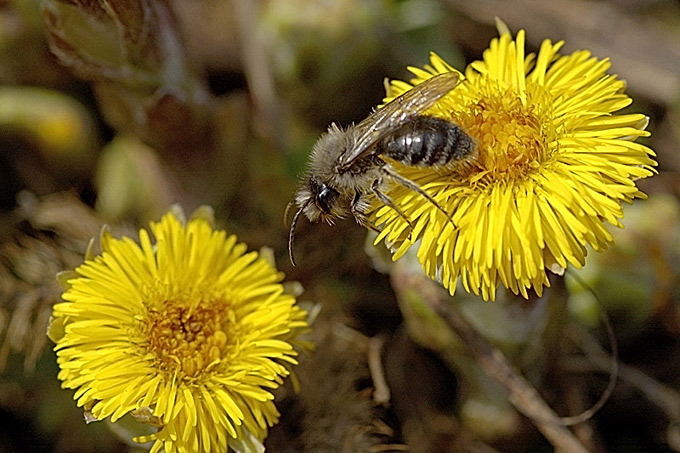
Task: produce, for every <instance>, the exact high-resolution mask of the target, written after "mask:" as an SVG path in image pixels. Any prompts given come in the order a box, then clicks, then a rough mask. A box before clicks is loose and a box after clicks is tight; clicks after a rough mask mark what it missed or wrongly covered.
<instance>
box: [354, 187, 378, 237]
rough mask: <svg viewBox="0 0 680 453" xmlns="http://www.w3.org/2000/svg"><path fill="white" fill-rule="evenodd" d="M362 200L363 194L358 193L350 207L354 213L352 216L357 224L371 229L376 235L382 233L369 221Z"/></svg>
mask: <svg viewBox="0 0 680 453" xmlns="http://www.w3.org/2000/svg"><path fill="white" fill-rule="evenodd" d="M361 204H362V200H361V193H360V192H356V194H355V195H354V199H353V200H352V204H351V205H350V210H351V211H352V215H353V216H354V218H355V219H356V220H357V223H358V224H359V225H361V226H362V227H364V228H369V229H371V230H373V231H375V232H376V233H380V230H379V229H378V228H377V227H376V226H375V225H373V224H372V223H371V221H370V220H369V219H368V216H367V215H366V213H365V212H364V211H363V209H362V207H361Z"/></svg>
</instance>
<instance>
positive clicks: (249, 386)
mask: <svg viewBox="0 0 680 453" xmlns="http://www.w3.org/2000/svg"><path fill="white" fill-rule="evenodd" d="M202 212H203V213H206V211H205V210H203V211H202ZM209 217H210V216H208V215H203V216H196V217H194V218H192V219H191V220H190V221H189V222H188V223H187V224H186V225H184V222H183V221H182V220H181V218H182V216H181V215H179V214H176V213H173V212H171V213H168V214H166V215H165V216H164V217H163V218H162V220H161V221H160V222H158V223H152V224H151V229H150V230H151V232H152V234H153V236H154V237H155V243H154V242H152V240H151V238H150V235H149V232H147V231H146V230H144V229H142V230H140V232H139V245H138V244H137V243H135V242H134V241H133V240H132V239H130V238H127V237H124V238H122V239H114V238H113V237H111V235H110V234H108V233H106V232H105V233H103V235H102V244H101V246H102V254H101V255H99V256H96V257H93V258H92V257H91V258H87V259H86V261H85V262H84V264H82V265H81V266H79V267H78V268H77V269H76V270H75V271H74V272H71V273H67V274H66V278H63V279H62V280H64V281H65V282H66V285H67V289H66V290H65V292H64V294H63V302H61V303H58V304H56V305H55V306H54V312H53V320H52V324H51V326H50V337H51V338H52V339H53V340H54V341H55V342H56V346H55V350H56V352H57V361H58V364H59V367H60V369H61V370H60V372H59V376H58V377H59V379H60V380H61V381H63V384H62V385H63V387H65V388H69V389H75V390H76V391H75V396H74V399H75V400H76V401H77V404H78V406H82V407H85V409H86V410H87V411H88V414H89V415H90V416H91V417H93V418H94V419H98V420H101V419H105V418H107V417H110V418H111V421H113V422H115V421H116V420H117V419H119V418H120V417H122V416H124V415H126V414H128V413H130V414H132V415H133V416H134V417H135V418H136V419H137V420H138V421H142V422H145V423H148V424H151V425H153V426H156V427H157V432H155V433H154V434H151V435H148V436H140V437H137V438H135V441H138V442H150V441H153V442H154V444H153V447H152V450H151V451H159V450H161V449H164V450H165V451H166V452H168V453H169V452H175V451H177V452H198V451H206V452H207V451H214V452H226V451H227V447H231V448H235V449H236V450H237V451H239V450H242V448H239V446H242V445H244V444H248V443H249V442H251V441H252V439H253V438H254V439H257V440H258V441H261V440H263V439H264V437H265V436H266V434H267V429H268V427H269V426H271V425H272V424H273V423H274V422H276V420H277V418H278V412H277V410H276V407H275V406H274V403H273V399H274V397H273V395H272V393H271V390H272V389H275V388H276V387H278V386H279V385H281V384H282V382H283V378H284V377H285V376H287V375H288V374H289V373H290V371H289V367H290V366H291V365H294V364H296V358H295V357H296V356H297V352H296V350H295V348H294V346H296V345H300V344H301V342H300V340H298V339H297V337H298V336H299V335H300V333H302V332H303V331H304V330H305V329H306V328H307V323H306V312H305V311H303V310H302V309H300V308H299V307H297V306H296V305H295V299H294V297H293V296H291V295H288V294H286V293H284V290H283V286H282V285H281V283H280V281H281V280H282V277H283V275H282V274H281V273H279V272H277V271H276V269H274V268H273V267H272V266H271V265H270V264H269V263H268V262H267V261H266V260H265V259H264V258H262V257H260V256H259V255H258V253H257V252H249V253H248V252H246V249H247V247H246V245H245V244H242V243H238V242H237V239H236V237H235V236H233V235H231V236H228V235H227V234H226V233H225V232H224V231H220V230H213V228H212V226H211V222H210V219H209Z"/></svg>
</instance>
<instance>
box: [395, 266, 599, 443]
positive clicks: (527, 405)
mask: <svg viewBox="0 0 680 453" xmlns="http://www.w3.org/2000/svg"><path fill="white" fill-rule="evenodd" d="M393 281H394V282H395V285H396V286H399V287H400V288H401V289H403V290H407V289H406V288H408V290H410V291H416V292H417V293H418V295H419V296H420V298H421V300H422V301H423V302H424V303H425V304H426V305H427V307H428V308H429V309H431V310H432V311H433V312H435V313H436V314H437V315H438V316H440V317H441V319H442V320H443V321H444V322H445V323H446V325H447V326H448V328H450V329H451V330H452V331H453V332H454V333H455V334H456V335H457V336H458V337H459V338H460V339H461V341H462V343H463V344H464V345H465V348H466V350H467V352H468V353H469V354H470V355H471V356H472V357H473V358H474V359H475V360H476V362H477V363H478V364H479V366H480V367H481V368H482V369H483V370H484V372H485V373H486V374H487V375H488V376H489V377H490V378H491V379H493V380H494V381H495V382H496V383H497V384H499V385H500V386H501V387H502V388H503V389H504V390H505V391H506V392H507V393H508V399H509V401H510V402H511V403H512V405H513V406H514V407H515V408H516V409H517V410H518V411H519V412H521V413H522V414H524V415H526V416H527V417H528V418H529V419H531V421H532V423H533V424H534V425H535V426H536V427H537V428H538V430H539V431H541V433H543V435H544V436H545V437H546V439H548V441H549V442H550V443H551V444H552V445H553V446H554V447H555V448H556V449H557V450H558V451H565V452H587V451H588V450H587V449H586V448H585V447H584V446H583V445H582V444H581V443H580V442H579V440H578V439H577V438H576V436H574V434H573V433H572V432H571V431H569V430H568V429H567V428H565V427H564V426H563V425H562V424H561V423H560V418H559V417H558V415H557V414H555V412H554V411H553V410H552V409H551V408H550V406H548V404H547V403H546V402H545V401H544V400H543V398H541V396H540V395H539V394H538V392H537V391H536V389H535V388H534V387H533V386H532V385H531V384H530V383H529V382H528V381H527V380H526V379H525V378H524V377H523V376H521V375H520V374H519V373H518V372H517V371H516V370H515V368H514V367H513V366H512V364H511V363H510V362H509V361H508V360H507V359H506V358H505V356H504V355H503V353H502V352H501V351H500V350H498V349H496V348H494V347H493V346H491V345H490V344H489V343H488V342H487V341H486V340H485V339H484V338H482V337H481V336H480V335H479V334H478V333H477V331H476V330H475V329H474V327H473V326H472V325H471V324H470V323H469V322H468V321H467V320H466V319H465V317H464V316H463V314H462V313H461V312H460V311H459V310H458V309H457V308H456V306H455V304H452V303H450V301H451V298H450V297H449V295H448V294H447V293H446V291H445V290H444V289H443V288H441V287H440V286H439V285H437V284H436V283H434V282H433V281H431V280H430V279H429V278H427V277H425V276H424V275H421V274H411V275H400V276H399V278H398V279H394V280H393ZM398 289H399V288H398Z"/></svg>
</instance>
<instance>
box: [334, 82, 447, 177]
mask: <svg viewBox="0 0 680 453" xmlns="http://www.w3.org/2000/svg"><path fill="white" fill-rule="evenodd" d="M458 82H459V77H458V74H457V73H455V72H446V73H444V74H439V75H436V76H434V77H432V78H430V79H427V80H426V81H424V82H423V83H421V84H418V85H416V86H415V87H413V88H411V89H410V90H409V91H407V92H406V93H404V94H402V95H401V96H399V97H397V98H395V99H393V100H392V101H390V102H389V103H388V104H387V105H385V106H384V107H383V108H381V109H379V110H376V111H375V112H373V113H371V114H370V115H369V116H368V117H367V118H366V119H364V120H363V121H362V122H361V123H359V124H357V126H356V134H357V135H358V139H357V141H356V144H355V145H354V146H353V147H352V148H350V149H348V150H347V151H345V152H344V153H343V154H342V155H341V156H340V157H339V158H338V163H339V164H340V166H341V167H342V168H344V169H347V168H349V167H350V166H351V165H352V164H353V163H354V162H356V160H357V159H360V158H361V157H364V156H366V155H367V154H368V153H369V152H372V150H373V145H375V144H376V143H378V142H379V141H380V140H382V139H383V138H385V137H386V136H388V135H389V134H391V133H392V132H394V131H396V130H397V129H399V128H400V127H402V126H403V125H405V124H406V123H408V122H409V121H412V120H413V119H414V118H415V117H416V116H418V115H419V114H421V113H422V112H424V111H425V110H427V109H429V108H430V107H432V106H433V105H434V104H435V103H436V102H437V101H438V100H439V99H440V98H442V97H443V96H445V95H446V94H447V93H449V92H450V91H451V90H453V89H454V88H455V87H456V85H458Z"/></svg>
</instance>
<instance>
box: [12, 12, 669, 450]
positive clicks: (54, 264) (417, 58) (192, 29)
mask: <svg viewBox="0 0 680 453" xmlns="http://www.w3.org/2000/svg"><path fill="white" fill-rule="evenodd" d="M495 16H498V17H500V18H501V19H502V20H503V21H505V22H506V23H507V24H508V26H509V27H510V29H511V30H513V31H515V32H516V31H517V30H518V29H520V28H524V29H525V30H526V31H527V40H528V46H529V48H530V49H532V50H534V51H535V50H536V49H537V47H538V45H539V44H540V42H541V41H542V40H543V39H545V38H550V39H553V40H555V41H557V40H565V41H566V44H565V46H564V48H563V53H569V52H571V51H574V50H577V49H583V48H585V49H590V50H591V51H592V52H593V54H594V55H595V56H597V57H599V58H605V57H609V58H610V59H611V62H612V70H611V72H612V73H615V74H618V75H619V76H620V77H621V78H623V79H625V80H626V81H627V82H628V93H629V94H630V95H631V96H632V97H633V99H634V100H635V103H634V105H633V106H632V107H631V108H630V110H631V111H638V112H640V111H641V112H644V113H646V114H647V115H649V116H650V118H651V122H650V126H649V130H650V131H651V132H652V136H651V137H650V138H649V139H646V140H645V143H646V144H647V145H648V146H650V147H652V148H653V149H654V150H655V151H656V152H657V154H658V161H659V164H660V166H659V173H660V174H659V175H658V176H656V177H654V178H651V179H650V180H649V181H645V182H644V183H642V184H641V186H642V188H643V190H644V191H645V192H646V193H648V194H649V195H650V199H649V200H646V201H638V202H637V203H636V204H635V205H633V206H631V207H627V208H626V209H627V211H626V216H625V218H624V224H625V225H626V229H625V230H620V231H614V232H613V233H614V234H615V238H616V243H617V246H616V247H614V248H613V249H610V250H609V251H607V252H606V253H603V254H591V255H590V256H589V261H588V264H587V266H586V267H585V269H584V271H583V272H581V275H582V278H584V279H585V280H586V281H588V283H589V284H590V285H591V286H592V287H593V288H594V289H595V291H596V292H597V294H599V295H600V297H601V299H602V303H603V305H604V307H605V308H606V310H607V311H608V312H609V314H610V315H611V316H612V319H613V323H614V329H615V331H616V334H617V338H618V342H619V349H620V356H621V361H622V364H623V365H622V368H621V378H620V380H619V384H618V385H617V387H616V388H615V391H614V393H613V395H612V397H611V399H610V400H609V402H608V403H607V404H606V405H605V407H604V408H603V409H602V410H601V411H600V412H599V413H598V414H597V415H596V416H595V417H594V418H593V419H591V420H589V421H588V422H586V423H584V424H581V425H579V426H578V427H576V428H574V430H573V432H574V434H575V435H576V436H577V437H578V439H579V440H580V441H581V442H582V443H583V444H584V445H586V446H587V448H589V449H590V450H592V451H603V452H604V451H621V452H628V451H631V452H633V451H652V452H667V451H668V452H671V451H680V396H679V395H678V393H677V391H678V390H679V389H680V284H679V278H678V277H679V275H680V206H679V205H678V196H679V195H680V177H679V174H680V145H679V143H680V2H678V1H677V0H649V1H636V0H599V1H597V0H557V1H551V2H543V1H540V0H479V1H474V2H472V1H466V0H399V1H398V0H337V1H328V0H326V1H315V0H269V1H251V0H231V1H230V0H184V1H172V0H120V1H115V2H113V1H105V0H99V1H97V0H80V1H73V0H44V1H42V2H41V1H39V0H4V1H0V370H1V373H0V451H3V452H4V451H8V452H10V451H12V452H14V451H31V452H43V451H44V452H48V451H50V452H51V451H57V452H94V451H97V452H122V451H136V450H139V447H134V446H129V445H125V444H123V443H122V442H121V441H120V440H118V438H117V437H116V435H115V433H114V432H113V431H115V430H111V429H109V428H110V427H109V426H107V424H106V422H101V423H94V424H90V425H86V424H85V423H84V422H83V418H82V411H81V410H79V409H77V408H76V407H75V404H74V403H73V401H72V399H71V398H72V394H71V392H70V391H65V390H64V391H62V390H60V388H59V383H58V381H57V379H56V373H57V367H56V364H55V358H54V354H53V352H52V351H51V345H50V344H49V342H48V340H47V338H46V336H45V331H46V325H47V321H48V319H49V315H50V311H51V306H52V304H53V303H54V302H55V301H57V300H58V299H59V294H60V293H59V289H58V286H57V284H56V280H55V274H56V273H57V272H59V271H61V270H64V269H71V268H73V267H74V266H76V265H77V264H78V263H79V262H80V261H81V260H82V256H83V253H84V251H85V248H86V245H87V242H88V240H89V238H90V237H93V236H97V234H98V232H99V230H100V228H101V226H102V224H104V223H107V224H109V225H111V226H112V230H113V231H114V232H115V233H116V234H131V235H133V236H134V235H135V234H136V233H135V231H136V229H137V228H138V227H140V226H145V225H147V223H148V221H150V220H157V219H158V218H159V217H160V215H161V214H162V213H163V212H165V210H166V209H167V208H168V207H169V206H170V205H171V204H173V203H179V204H181V205H182V206H183V207H184V209H185V211H186V212H191V211H192V210H193V209H194V208H196V207H197V206H199V205H203V204H208V205H211V206H212V207H213V208H214V209H215V212H216V218H217V220H218V224H219V226H220V227H223V228H226V229H227V230H229V231H230V232H234V233H236V234H237V235H238V237H239V239H240V240H243V241H245V242H247V243H248V244H249V246H250V247H251V248H253V249H258V248H260V247H262V246H268V247H271V249H273V251H274V254H275V257H276V260H277V262H278V265H279V268H280V269H281V270H283V271H284V272H285V273H286V274H287V278H288V280H295V281H299V282H301V283H302V285H303V286H304V288H305V292H304V293H303V294H302V296H301V297H300V300H302V301H312V302H314V303H317V304H319V306H320V307H321V311H320V315H319V317H318V319H317V320H316V322H315V325H314V329H313V333H312V337H313V338H314V339H315V340H316V341H317V342H318V344H319V347H318V349H317V351H316V352H315V353H314V354H312V355H310V356H309V357H307V358H306V360H304V361H303V363H302V364H301V366H300V367H299V370H298V372H299V378H300V381H301V383H302V389H301V391H300V393H299V394H295V392H293V391H292V390H291V389H289V388H286V389H283V390H282V391H281V394H280V395H278V401H279V402H278V406H279V408H280V410H281V412H282V418H281V423H280V424H279V425H277V426H276V427H274V428H273V429H272V430H271V433H270V436H269V438H268V439H267V441H266V446H267V448H268V450H269V451H274V452H279V451H283V452H295V451H310V452H335V451H344V452H354V451H375V452H377V451H413V452H439V451H483V452H492V451H508V452H529V451H532V452H533V451H552V449H553V447H552V446H551V444H550V443H549V442H548V441H546V440H545V439H544V438H543V437H542V436H541V434H540V433H539V432H538V431H537V430H536V428H535V427H534V426H533V424H532V423H531V421H529V420H528V419H526V418H525V417H523V416H521V415H519V414H518V413H517V412H516V411H515V410H514V409H513V408H512V406H510V405H509V403H508V402H507V397H506V395H505V394H504V393H503V392H502V391H501V390H500V388H499V387H497V385H496V384H494V383H493V382H491V381H490V380H489V379H488V377H486V376H485V375H484V373H482V372H481V371H480V369H479V367H478V366H477V364H476V363H475V361H474V360H472V359H470V357H469V356H468V355H466V354H465V352H464V351H463V350H462V348H461V347H460V345H458V346H456V341H455V339H452V338H449V337H448V336H447V335H448V333H447V334H445V335H444V334H441V335H440V334H438V333H437V332H423V331H422V330H421V331H420V334H418V328H417V326H418V324H417V322H414V321H413V320H409V319H408V318H409V317H413V316H414V315H413V314H412V313H409V312H408V311H407V310H406V311H403V310H400V306H399V302H400V301H403V299H404V295H403V293H402V292H401V291H402V287H401V286H400V285H399V284H398V282H396V280H397V278H398V276H399V275H400V274H399V272H402V270H401V268H395V267H390V266H389V265H388V264H386V261H385V259H384V257H383V256H382V255H383V253H384V251H383V250H382V246H380V247H377V248H373V247H365V246H364V244H365V243H366V231H365V230H363V229H361V228H360V227H358V226H357V225H356V224H355V223H354V222H353V221H344V222H340V224H339V225H336V226H335V227H334V228H330V227H328V226H319V225H309V224H307V223H306V222H301V223H300V225H299V229H298V234H297V238H298V239H297V243H296V247H297V250H296V251H297V258H298V262H299V265H298V267H295V268H293V267H292V266H291V265H290V264H289V262H288V260H287V252H286V250H287V244H286V240H287V227H286V226H285V225H284V224H283V223H282V219H283V215H284V210H285V207H286V205H287V203H288V202H289V201H291V200H292V198H293V196H294V193H295V190H296V187H297V184H298V178H299V176H300V174H301V173H302V172H303V171H304V170H305V165H306V164H305V163H306V160H307V157H308V153H309V151H310V149H311V146H312V145H313V143H314V142H315V140H316V139H317V138H318V136H319V134H320V133H322V132H323V131H324V130H325V128H326V127H327V125H328V124H329V123H330V122H333V121H335V122H337V123H339V124H341V125H347V124H349V123H351V122H353V121H359V120H361V119H363V118H364V117H365V116H366V114H367V113H368V112H369V111H370V110H371V108H372V107H373V106H375V105H377V104H378V103H380V101H381V99H382V97H383V95H384V89H383V79H384V78H385V77H389V78H398V79H408V78H409V75H408V73H407V71H406V69H405V68H406V66H407V65H414V66H422V65H423V64H425V63H427V61H428V56H429V52H430V51H436V52H437V53H438V54H439V55H441V56H442V57H443V58H444V59H446V60H447V61H448V62H450V63H451V64H452V65H453V66H455V67H457V68H459V69H463V68H464V67H465V65H466V64H467V63H469V62H470V61H473V60H475V59H479V58H481V53H482V51H483V50H484V49H485V48H486V47H487V45H488V43H489V41H490V40H491V39H492V38H493V37H495V36H497V32H496V30H495V28H494V17H495ZM613 229H614V228H612V230H613ZM402 266H409V263H408V261H407V260H406V261H405V263H404V264H403V265H402ZM386 271H387V273H386ZM390 274H391V275H392V280H390ZM395 276H396V277H395ZM391 281H392V282H395V283H394V284H392V283H391ZM565 281H566V287H565V286H564V285H563V284H562V283H561V282H560V281H557V282H555V284H554V285H553V290H552V291H549V292H548V293H547V295H546V296H544V298H543V299H542V300H532V301H516V300H513V298H511V297H509V296H507V297H500V298H499V300H498V301H497V302H494V303H484V302H482V301H481V300H477V299H476V298H474V297H471V296H467V295H465V294H464V293H463V292H459V293H458V294H460V295H457V296H456V297H457V299H459V300H458V303H459V304H460V307H461V310H462V311H463V312H464V313H465V315H466V316H467V317H468V319H469V320H470V322H472V323H473V324H474V325H475V327H476V328H477V329H478V331H479V332H480V334H481V335H482V336H484V337H485V338H487V339H488V340H489V341H490V342H492V343H493V344H494V345H495V346H497V347H498V348H500V349H502V350H503V351H504V353H505V354H506V355H507V356H508V357H509V358H510V359H511V361H512V362H513V363H514V364H515V366H516V367H517V368H518V369H520V370H521V372H522V373H523V374H524V376H526V377H527V378H528V379H529V381H530V382H531V383H532V384H533V385H535V386H536V388H537V389H538V391H539V393H541V394H542V395H543V397H544V398H545V399H546V400H547V401H548V402H549V403H550V404H551V405H552V406H553V408H555V410H556V411H557V412H558V413H560V414H562V415H568V414H575V413H579V412H581V411H583V410H585V409H586V408H588V407H589V406H590V405H591V404H592V403H593V402H594V401H596V400H597V399H598V397H599V395H600V394H601V393H602V392H603V390H604V388H605V386H606V383H607V379H608V376H607V372H608V369H609V362H608V356H607V355H606V353H605V352H604V351H603V350H602V349H600V347H599V346H598V345H599V344H602V345H603V346H604V347H605V348H607V347H608V346H607V345H608V343H607V339H606V336H605V335H604V329H603V328H602V326H601V325H600V318H599V316H598V310H599V308H598V304H596V303H594V301H593V295H592V292H591V291H588V290H584V289H583V288H581V287H580V286H579V285H578V284H575V283H574V282H573V281H571V280H570V279H569V278H566V280H565ZM553 300H558V301H561V302H564V303H560V304H557V305H555V304H554V303H553V302H551V301H553ZM403 307H404V305H403V303H402V309H403ZM555 307H557V308H555ZM402 311H403V313H402ZM404 316H406V318H407V319H406V320H405V318H404ZM414 326H415V327H414ZM428 334H429V335H430V337H428ZM426 346H427V348H426ZM369 365H370V366H369ZM381 365H382V366H381ZM380 368H382V369H380ZM388 391H389V392H388Z"/></svg>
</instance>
